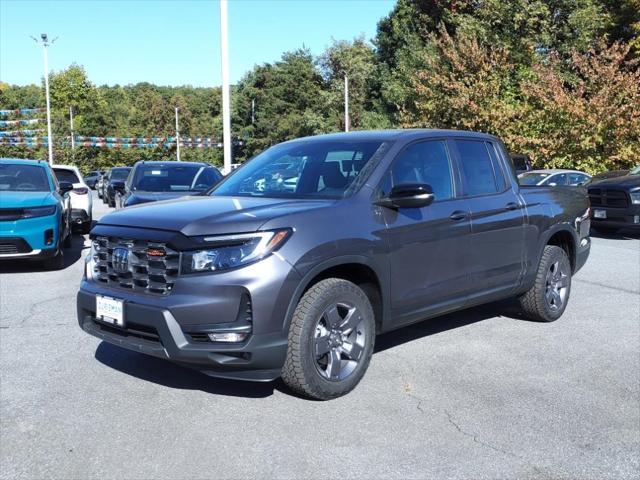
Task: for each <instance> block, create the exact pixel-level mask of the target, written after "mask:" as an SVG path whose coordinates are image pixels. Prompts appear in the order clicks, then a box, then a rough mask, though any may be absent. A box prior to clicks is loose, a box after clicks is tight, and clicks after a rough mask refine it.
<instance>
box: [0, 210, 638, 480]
mask: <svg viewBox="0 0 640 480" xmlns="http://www.w3.org/2000/svg"><path fill="white" fill-rule="evenodd" d="M94 201H95V202H94V208H95V211H94V218H99V217H100V216H101V215H102V214H104V213H105V212H107V211H108V209H107V208H106V207H104V206H103V205H102V203H101V202H100V201H99V200H98V199H97V197H95V198H94ZM87 246H88V243H87V242H86V240H84V239H82V237H80V236H78V235H77V236H76V237H75V238H74V246H73V248H72V249H71V250H70V251H67V255H66V257H67V267H66V268H65V269H64V270H61V271H58V272H43V271H40V270H39V268H38V266H36V265H35V264H33V265H31V264H10V265H7V266H2V267H0V372H1V373H0V375H1V378H0V403H1V405H0V406H1V409H0V477H1V478H43V477H55V478H103V477H105V476H107V475H108V476H113V477H117V478H121V477H125V478H175V477H180V478H213V477H216V478H238V477H247V476H255V477H259V478H264V477H277V478H300V477H307V478H337V477H340V478H381V477H384V478H420V479H421V478H549V477H554V478H558V477H562V478H565V477H566V478H638V476H639V475H640V463H639V460H638V455H637V452H638V451H639V450H640V240H639V239H638V237H637V236H636V237H635V238H634V237H629V236H625V235H621V236H616V237H609V238H594V239H593V248H592V253H591V258H590V260H589V262H588V263H587V265H586V267H585V268H584V269H583V270H582V271H580V272H579V274H578V275H577V276H576V277H575V279H574V283H573V291H572V298H571V300H570V303H569V307H568V309H567V311H566V313H565V315H564V316H563V317H562V318H561V319H560V320H559V321H557V322H555V323H552V324H540V323H533V322H528V321H525V320H522V319H520V318H519V316H518V312H517V309H515V307H514V306H513V305H512V304H511V303H510V302H505V303H500V304H492V305H489V306H485V307H482V308H476V309H473V310H468V311H464V312H460V313H456V314H453V315H448V316H445V317H440V318H437V319H433V320H430V321H426V322H423V323H421V324H418V325H415V326H412V327H409V328H405V329H402V330H399V331H397V332H392V333H389V334H385V335H384V336H382V337H379V338H378V341H377V349H376V350H377V352H376V353H375V355H374V357H373V360H372V363H371V366H370V367H369V371H368V372H367V374H366V376H365V378H364V380H363V382H362V383H361V384H360V385H359V386H358V388H357V389H356V390H355V391H354V392H352V393H351V394H349V395H347V396H346V397H344V398H339V399H337V400H333V401H330V402H314V401H308V400H305V399H301V398H298V397H296V396H293V395H291V394H290V392H289V391H287V390H286V388H285V387H284V386H283V385H282V383H281V382H275V383H269V384H253V383H241V382H232V381H223V380H217V379H213V378H208V377H206V376H204V375H201V374H199V373H197V372H193V371H190V370H188V369H185V368H182V367H179V366H175V365H172V364H170V363H168V362H164V361H162V360H158V359H155V358H150V357H146V356H143V355H140V354H136V353H133V352H129V351H126V350H122V349H119V348H117V347H114V346H111V345H108V344H106V343H102V342H101V341H100V340H98V339H97V338H94V337H90V336H88V335H87V334H85V333H84V332H82V331H81V330H80V329H79V327H78V325H77V322H76V318H75V294H76V291H77V287H78V284H79V280H80V277H81V275H82V269H83V261H82V256H84V255H85V254H86V252H87Z"/></svg>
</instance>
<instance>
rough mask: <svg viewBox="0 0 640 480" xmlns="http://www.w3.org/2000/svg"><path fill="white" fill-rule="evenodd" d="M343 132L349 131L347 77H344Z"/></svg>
mask: <svg viewBox="0 0 640 480" xmlns="http://www.w3.org/2000/svg"><path fill="white" fill-rule="evenodd" d="M344 131H345V132H348V131H349V77H347V76H346V75H345V76H344Z"/></svg>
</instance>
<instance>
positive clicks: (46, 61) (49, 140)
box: [31, 33, 58, 165]
mask: <svg viewBox="0 0 640 480" xmlns="http://www.w3.org/2000/svg"><path fill="white" fill-rule="evenodd" d="M31 38H33V40H34V41H35V42H36V43H38V44H40V45H42V49H43V50H44V91H45V97H46V100H47V144H48V146H49V164H50V165H51V164H53V135H52V134H51V104H50V101H49V56H48V54H47V49H48V48H49V46H50V45H52V44H53V42H55V41H56V40H57V39H58V37H56V38H54V39H53V40H51V41H49V37H48V36H47V34H46V33H42V34H40V40H37V39H36V38H34V37H31Z"/></svg>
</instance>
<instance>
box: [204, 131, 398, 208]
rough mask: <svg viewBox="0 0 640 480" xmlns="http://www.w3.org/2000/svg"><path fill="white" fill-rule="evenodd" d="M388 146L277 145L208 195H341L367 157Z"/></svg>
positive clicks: (316, 142) (344, 143)
mask: <svg viewBox="0 0 640 480" xmlns="http://www.w3.org/2000/svg"><path fill="white" fill-rule="evenodd" d="M387 145H388V144H386V143H383V142H381V141H362V142H353V141H333V142H331V141H326V140H325V141H322V140H309V141H305V142H295V143H289V144H282V145H276V146H275V147H272V148H270V149H268V150H266V151H265V152H263V153H261V154H260V155H258V156H257V157H255V158H254V159H253V160H251V161H250V162H249V163H247V164H246V165H244V166H242V167H241V168H240V169H238V170H236V171H235V172H234V173H233V174H231V175H230V176H229V177H228V178H227V179H226V180H224V181H223V182H222V183H221V184H220V186H218V187H216V188H215V189H214V190H213V192H212V193H211V195H214V196H222V195H226V196H241V197H272V198H343V197H345V196H348V195H349V194H350V192H351V190H350V187H352V186H354V185H355V183H354V181H355V180H356V178H358V176H359V174H360V172H361V171H362V170H363V169H364V168H365V165H367V163H368V162H369V160H370V159H371V158H372V157H373V156H374V154H376V152H378V151H379V152H380V153H381V154H382V153H383V152H384V151H385V148H383V147H384V146H387ZM365 176H366V175H365Z"/></svg>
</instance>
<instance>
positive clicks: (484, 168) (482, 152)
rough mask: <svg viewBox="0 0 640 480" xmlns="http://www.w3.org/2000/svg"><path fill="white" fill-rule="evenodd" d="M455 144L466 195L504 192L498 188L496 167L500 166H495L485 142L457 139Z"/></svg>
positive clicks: (454, 141)
mask: <svg viewBox="0 0 640 480" xmlns="http://www.w3.org/2000/svg"><path fill="white" fill-rule="evenodd" d="M453 143H454V144H455V147H456V149H457V151H458V156H459V160H460V170H461V171H462V177H463V181H464V186H465V195H467V196H477V195H488V194H492V193H497V192H499V191H502V190H503V188H498V180H497V179H496V172H495V168H494V167H495V166H498V165H494V162H493V161H492V159H491V156H490V155H489V151H488V149H487V146H486V143H485V142H483V141H478V140H461V139H456V140H453ZM502 182H503V183H504V178H503V179H502Z"/></svg>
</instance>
